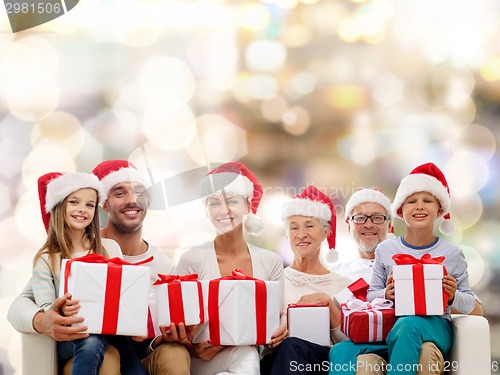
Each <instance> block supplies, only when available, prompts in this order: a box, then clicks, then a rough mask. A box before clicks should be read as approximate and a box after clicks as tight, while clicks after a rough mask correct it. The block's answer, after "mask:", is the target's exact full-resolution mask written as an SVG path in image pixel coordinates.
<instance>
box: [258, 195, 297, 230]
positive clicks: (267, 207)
mask: <svg viewBox="0 0 500 375" xmlns="http://www.w3.org/2000/svg"><path fill="white" fill-rule="evenodd" d="M290 198H291V196H288V195H285V194H274V195H272V196H268V197H267V198H266V199H265V200H264V199H263V200H262V202H261V204H260V205H259V216H261V217H262V218H266V222H268V223H269V224H270V225H274V226H276V227H278V228H280V229H282V230H284V223H283V221H282V220H281V214H280V212H281V206H282V205H283V204H284V203H285V202H287V201H288V200H289V199H290Z"/></svg>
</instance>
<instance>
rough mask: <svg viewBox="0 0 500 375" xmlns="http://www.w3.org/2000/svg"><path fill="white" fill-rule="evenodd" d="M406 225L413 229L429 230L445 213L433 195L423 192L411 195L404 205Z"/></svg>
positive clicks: (403, 214) (403, 213)
mask: <svg viewBox="0 0 500 375" xmlns="http://www.w3.org/2000/svg"><path fill="white" fill-rule="evenodd" d="M401 211H402V214H401V215H400V216H402V217H403V219H404V221H405V223H406V225H407V226H408V227H411V228H428V227H432V226H433V225H434V221H436V219H437V218H438V217H439V216H440V215H441V214H442V213H443V209H442V208H441V205H440V204H439V201H438V199H437V198H436V197H435V196H434V195H432V194H431V193H428V192H425V191H422V192H417V193H414V194H412V195H410V196H409V197H408V198H406V199H405V201H404V202H403V205H402V209H401Z"/></svg>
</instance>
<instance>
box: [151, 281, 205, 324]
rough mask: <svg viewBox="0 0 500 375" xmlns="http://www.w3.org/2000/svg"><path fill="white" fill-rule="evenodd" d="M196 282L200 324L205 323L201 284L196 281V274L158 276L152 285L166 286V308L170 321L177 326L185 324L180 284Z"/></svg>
mask: <svg viewBox="0 0 500 375" xmlns="http://www.w3.org/2000/svg"><path fill="white" fill-rule="evenodd" d="M189 281H190V282H196V284H197V286H198V303H199V306H200V324H201V323H203V322H205V311H204V309H203V293H202V290H201V283H200V281H199V280H198V274H196V273H193V274H191V275H158V280H156V281H155V282H154V284H153V285H161V284H167V288H168V308H169V312H170V321H171V322H172V323H175V325H178V324H179V323H184V324H186V318H185V316H184V303H183V301H182V287H181V282H189Z"/></svg>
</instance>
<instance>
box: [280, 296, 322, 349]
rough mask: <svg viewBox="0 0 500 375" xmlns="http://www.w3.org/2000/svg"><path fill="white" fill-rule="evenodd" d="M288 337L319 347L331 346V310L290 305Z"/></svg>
mask: <svg viewBox="0 0 500 375" xmlns="http://www.w3.org/2000/svg"><path fill="white" fill-rule="evenodd" d="M286 315H287V324H288V335H289V336H290V337H298V338H301V339H303V340H307V341H309V342H313V343H315V344H318V345H323V346H328V345H330V308H329V307H328V306H318V305H308V304H290V305H288V308H287V313H286Z"/></svg>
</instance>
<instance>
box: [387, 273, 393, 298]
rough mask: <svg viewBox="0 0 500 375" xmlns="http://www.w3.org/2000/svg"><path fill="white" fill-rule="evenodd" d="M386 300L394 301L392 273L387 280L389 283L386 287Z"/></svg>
mask: <svg viewBox="0 0 500 375" xmlns="http://www.w3.org/2000/svg"><path fill="white" fill-rule="evenodd" d="M385 299H389V300H391V301H394V279H393V278H392V272H391V274H390V275H389V277H388V278H387V283H386V287H385Z"/></svg>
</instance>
